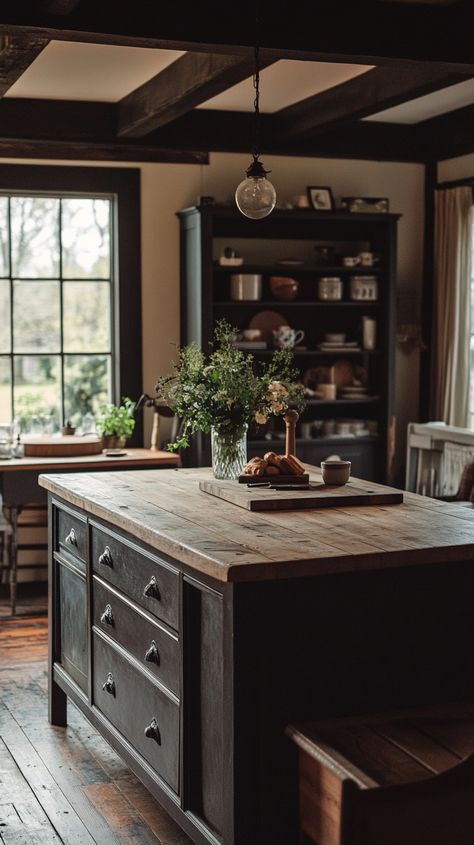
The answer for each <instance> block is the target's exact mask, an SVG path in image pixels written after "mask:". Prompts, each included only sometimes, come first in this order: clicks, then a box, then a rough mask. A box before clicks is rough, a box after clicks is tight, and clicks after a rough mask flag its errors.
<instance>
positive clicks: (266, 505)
mask: <svg viewBox="0 0 474 845" xmlns="http://www.w3.org/2000/svg"><path fill="white" fill-rule="evenodd" d="M199 489H200V490H202V491H203V492H204V493H210V494H211V495H212V496H217V497H218V498H219V499H224V501H226V502H231V503H232V504H233V505H238V506H239V507H240V508H246V509H247V510H249V511H276V510H296V509H299V508H340V507H343V506H344V507H347V506H348V505H399V504H401V503H402V502H403V493H401V492H400V491H399V490H393V489H392V490H390V491H389V492H384V491H383V490H380V489H377V488H376V487H371V485H370V482H369V481H367V482H364V481H359V480H358V481H357V482H356V481H349V482H348V483H347V484H344V485H342V486H341V487H336V486H333V485H327V484H323V482H322V481H321V480H320V479H319V478H318V477H312V478H311V481H310V489H309V490H271V489H270V488H268V487H264V488H258V489H255V488H250V487H246V486H244V485H243V484H239V483H238V481H218V480H217V479H210V480H209V481H207V480H206V481H200V482H199Z"/></svg>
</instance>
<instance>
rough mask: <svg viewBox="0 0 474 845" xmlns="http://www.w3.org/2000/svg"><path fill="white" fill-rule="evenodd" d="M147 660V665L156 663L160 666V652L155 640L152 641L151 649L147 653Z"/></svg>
mask: <svg viewBox="0 0 474 845" xmlns="http://www.w3.org/2000/svg"><path fill="white" fill-rule="evenodd" d="M145 660H146V661H147V663H156V664H157V665H158V666H159V665H160V652H159V651H158V649H157V647H156V643H155V640H152V641H151V645H150V648H149V649H148V650H147V651H146V652H145Z"/></svg>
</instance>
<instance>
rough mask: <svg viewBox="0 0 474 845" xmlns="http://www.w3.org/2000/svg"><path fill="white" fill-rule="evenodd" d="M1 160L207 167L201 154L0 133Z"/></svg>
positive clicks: (206, 160) (205, 157) (206, 157)
mask: <svg viewBox="0 0 474 845" xmlns="http://www.w3.org/2000/svg"><path fill="white" fill-rule="evenodd" d="M0 157H3V158H42V159H64V160H67V161H71V160H77V161H134V162H154V163H157V162H165V163H171V164H208V163H209V156H208V154H207V152H202V151H199V150H198V151H195V152H190V151H187V150H185V151H181V150H168V149H162V148H160V147H154V146H152V145H147V146H146V147H145V146H141V147H139V148H137V147H136V146H135V145H133V144H114V143H110V144H106V143H101V142H99V141H94V142H86V141H56V140H51V141H43V140H35V139H33V138H32V139H25V138H3V137H2V135H1V133H0Z"/></svg>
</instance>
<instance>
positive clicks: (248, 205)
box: [235, 176, 276, 220]
mask: <svg viewBox="0 0 474 845" xmlns="http://www.w3.org/2000/svg"><path fill="white" fill-rule="evenodd" d="M235 202H236V203H237V208H238V209H239V211H240V212H242V214H244V215H245V217H250V218H251V219H252V220H260V219H261V218H262V217H267V216H268V215H269V214H270V213H271V212H272V211H273V209H274V208H275V203H276V191H275V188H274V187H273V185H272V183H271V182H270V181H269V180H268V179H267V178H266V177H265V176H259V177H255V176H247V178H246V179H243V181H242V182H241V183H240V185H237V189H236V192H235Z"/></svg>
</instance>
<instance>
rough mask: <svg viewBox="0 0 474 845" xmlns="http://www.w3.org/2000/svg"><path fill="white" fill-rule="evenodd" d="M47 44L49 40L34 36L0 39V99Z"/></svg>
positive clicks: (10, 36)
mask: <svg viewBox="0 0 474 845" xmlns="http://www.w3.org/2000/svg"><path fill="white" fill-rule="evenodd" d="M48 43H49V38H44V37H43V36H41V35H34V34H33V35H31V36H25V35H9V34H6V35H4V36H3V38H2V39H0V97H3V95H4V94H5V93H6V92H7V91H8V89H9V88H11V87H12V85H13V84H14V83H15V82H16V81H17V79H19V78H20V76H21V75H22V74H23V73H24V72H25V70H26V69H27V68H28V67H29V66H30V65H31V63H32V62H34V60H35V59H36V57H37V56H39V54H40V53H41V51H42V50H43V49H44V48H45V47H46V45H47V44H48Z"/></svg>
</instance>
